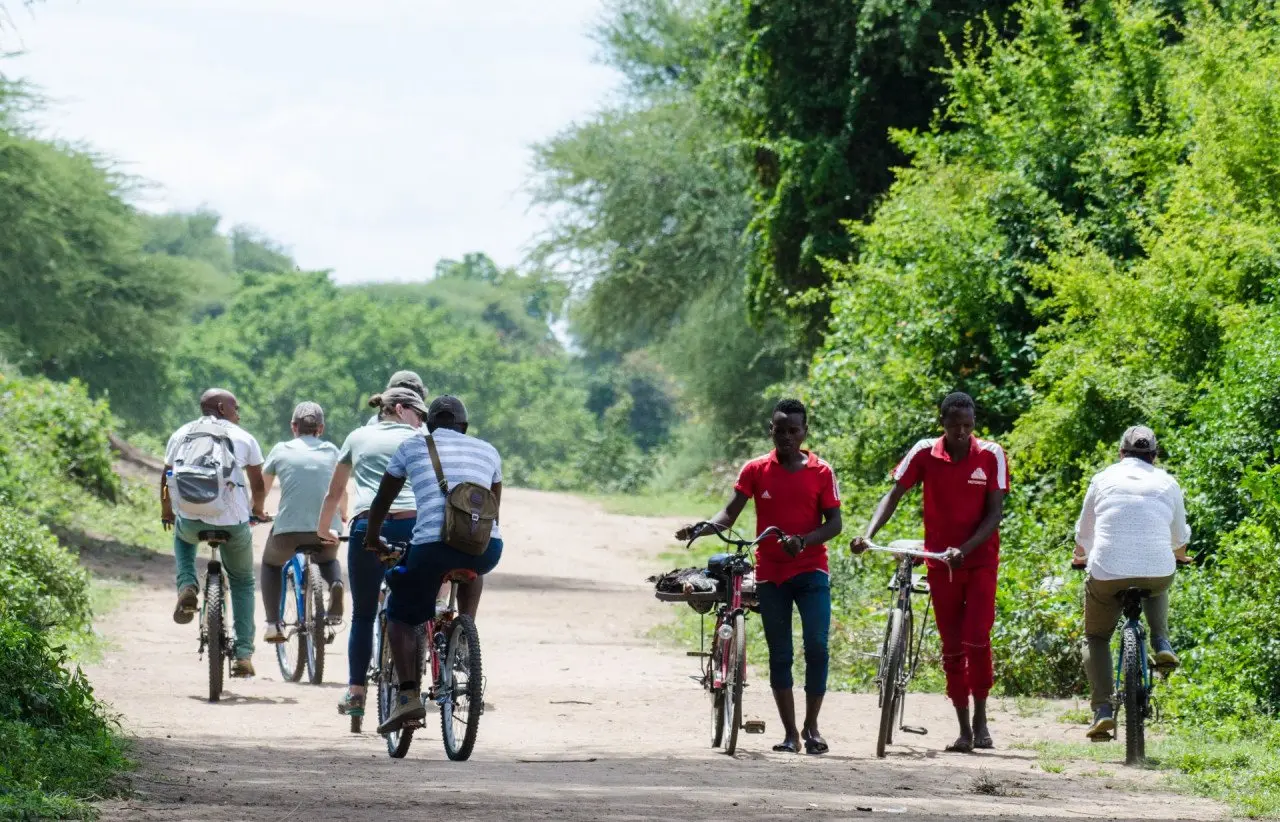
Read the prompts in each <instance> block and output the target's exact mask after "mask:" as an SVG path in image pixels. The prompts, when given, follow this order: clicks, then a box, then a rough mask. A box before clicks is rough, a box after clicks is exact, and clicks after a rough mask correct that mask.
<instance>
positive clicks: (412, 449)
mask: <svg viewBox="0 0 1280 822" xmlns="http://www.w3.org/2000/svg"><path fill="white" fill-rule="evenodd" d="M406 407H409V408H412V409H413V410H414V411H415V412H417V413H419V414H421V413H422V412H424V411H425V421H426V425H427V430H428V431H430V432H431V436H432V437H433V438H434V439H435V442H436V449H437V451H438V452H439V454H440V465H441V469H442V471H443V473H444V478H445V481H446V482H447V484H448V487H449V488H453V487H455V486H457V485H458V484H459V483H463V482H472V483H475V484H477V485H482V486H485V487H487V488H489V489H491V490H492V491H493V494H494V496H495V497H497V498H498V501H499V502H501V500H502V457H501V456H500V455H499V454H498V449H496V448H494V447H493V446H492V445H490V444H489V443H487V442H485V441H484V440H482V439H480V438H478V437H472V436H470V435H468V434H467V409H466V406H464V405H463V404H462V400H460V399H458V398H457V397H451V396H448V395H445V396H441V397H436V399H435V400H434V401H432V403H431V407H430V408H429V409H427V408H423V407H422V404H421V402H417V403H414V402H408V403H406ZM406 479H408V480H409V482H410V483H411V484H412V486H413V496H414V498H415V499H416V501H417V512H418V513H417V521H416V522H415V523H414V528H413V542H412V544H411V545H410V547H409V553H408V554H407V555H406V556H405V558H404V560H403V561H402V562H401V563H400V564H399V565H398V566H396V567H395V568H393V569H392V570H391V572H390V573H389V574H388V576H387V584H388V586H389V587H390V588H391V600H390V602H389V603H388V605H387V615H388V616H389V617H390V619H389V625H388V635H389V638H390V640H391V651H392V655H393V657H394V659H395V664H396V670H398V671H412V670H414V650H415V639H416V637H415V630H414V629H415V628H416V627H417V626H419V625H422V624H423V623H425V622H426V621H427V620H429V619H431V618H432V617H434V616H435V604H436V594H437V593H438V592H439V590H440V584H441V580H442V578H443V576H444V574H445V573H447V572H449V571H452V570H454V569H461V568H465V569H468V570H471V571H475V572H476V573H477V574H481V575H483V574H487V573H489V572H490V571H492V570H493V569H494V567H495V566H496V565H497V564H498V560H500V559H501V558H502V536H501V532H500V531H499V530H498V523H497V522H496V521H495V522H494V524H493V531H492V532H491V534H490V539H489V546H488V548H487V549H486V550H485V552H484V553H483V554H480V555H479V556H475V555H473V554H467V553H464V552H462V551H459V550H457V549H456V548H452V547H450V546H449V545H446V544H445V543H444V542H443V540H442V539H441V536H442V533H443V531H444V523H445V497H444V495H443V494H442V493H441V492H440V487H439V484H438V483H437V482H436V473H435V469H434V468H433V467H432V465H431V454H430V452H429V451H428V450H427V441H426V438H425V437H421V436H414V437H409V438H408V439H406V440H405V441H404V442H403V443H401V444H400V448H399V450H397V451H396V453H395V456H393V457H392V458H391V462H389V463H388V464H387V471H386V473H385V474H384V475H383V477H382V484H381V485H380V486H379V488H378V495H377V497H375V498H374V500H373V505H372V506H371V507H370V508H369V530H368V532H367V533H368V534H369V536H367V537H366V538H365V539H366V542H365V547H366V548H367V549H369V550H371V551H379V550H381V544H380V542H379V537H378V531H379V529H380V528H381V525H382V519H383V517H385V516H386V513H387V511H388V510H389V509H390V507H391V503H392V501H393V500H394V499H395V498H396V495H397V494H398V493H400V489H401V488H402V487H404V482H405V480H406ZM481 579H482V577H481V578H477V579H476V580H475V582H472V583H468V584H466V585H464V586H463V587H462V590H461V591H460V593H459V597H458V607H459V609H460V610H461V611H462V613H464V614H469V615H471V616H473V617H474V616H475V613H476V609H477V608H478V607H479V605H480V591H481V584H480V583H481ZM399 686H400V690H399V694H398V696H397V705H396V708H395V710H394V711H393V712H392V714H391V716H390V717H389V718H388V719H387V721H386V722H385V723H383V724H382V725H380V726H379V727H378V733H390V732H392V731H395V730H398V729H399V728H400V727H401V726H402V725H403V724H404V723H405V722H406V721H409V720H415V719H421V718H422V717H423V716H425V715H426V711H425V709H424V708H423V705H422V702H421V700H420V699H419V698H418V694H419V683H418V681H417V680H411V679H405V680H403V681H401V682H400V683H399Z"/></svg>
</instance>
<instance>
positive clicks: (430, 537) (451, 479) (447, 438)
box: [387, 428, 502, 545]
mask: <svg viewBox="0 0 1280 822" xmlns="http://www.w3.org/2000/svg"><path fill="white" fill-rule="evenodd" d="M432 436H433V437H435V440H436V450H437V451H439V452H440V467H441V468H443V469H444V478H445V480H446V481H447V482H448V484H449V488H450V489H452V488H455V487H457V486H458V484H459V483H463V482H474V483H475V484H476V485H483V486H484V487H485V488H492V487H493V486H494V485H495V484H496V483H499V482H502V457H500V456H499V455H498V449H496V448H494V447H493V446H492V445H490V444H489V443H487V442H485V441H484V440H482V439H480V438H478V437H472V436H469V435H467V434H459V433H458V432H457V431H452V430H450V429H448V428H437V429H436V430H435V433H433V434H432ZM387 473H388V474H390V475H391V476H393V477H401V478H403V477H408V478H409V482H410V484H411V485H412V486H413V496H414V498H415V499H416V500H417V503H418V505H417V508H418V519H417V521H416V522H415V523H414V526H413V543H414V544H415V545H421V544H423V543H427V542H439V541H440V535H441V533H442V532H443V531H444V496H443V495H442V494H441V493H440V487H439V486H438V485H436V472H435V469H434V468H432V467H431V454H430V453H429V452H428V451H427V441H426V438H425V437H410V438H409V439H407V440H405V441H404V442H402V443H401V444H400V448H399V449H398V450H397V451H396V453H395V456H393V457H392V458H391V462H389V463H388V464H387ZM501 537H502V535H501V534H500V533H499V532H498V524H497V523H496V522H495V523H494V524H493V534H492V538H493V539H501Z"/></svg>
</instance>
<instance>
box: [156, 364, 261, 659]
mask: <svg viewBox="0 0 1280 822" xmlns="http://www.w3.org/2000/svg"><path fill="white" fill-rule="evenodd" d="M200 414H201V416H200V419H198V420H193V421H192V422H189V423H187V424H186V425H184V426H182V427H181V428H179V429H178V430H177V431H175V432H173V436H171V437H170V438H169V444H168V446H167V447H166V448H165V460H164V462H165V466H164V476H163V477H162V478H161V480H160V507H161V514H160V518H161V521H162V522H164V524H165V527H166V528H169V527H172V528H173V553H174V558H175V560H176V563H177V570H178V573H177V576H178V604H177V607H176V608H175V609H174V612H173V621H174V622H177V623H179V624H186V623H188V622H190V621H191V620H192V618H193V617H194V616H195V613H196V610H197V608H198V607H199V597H200V589H199V588H198V587H197V585H196V544H197V543H198V542H199V534H200V532H201V531H211V530H220V531H226V532H227V533H229V534H230V535H231V538H230V539H229V540H228V541H227V542H226V543H225V544H224V545H223V546H222V550H221V561H222V567H223V569H224V570H225V571H226V572H227V579H228V581H229V582H230V583H231V611H232V615H233V617H234V622H235V634H236V642H235V661H234V662H233V663H232V666H231V675H232V676H253V662H252V657H253V614H254V579H253V536H252V534H251V533H250V531H249V524H250V522H251V521H253V520H257V521H262V522H266V521H269V519H270V518H269V517H268V516H267V515H266V514H265V513H264V512H263V505H264V504H265V502H266V496H267V494H266V485H265V483H264V482H263V478H262V462H263V460H262V448H261V447H260V446H259V445H258V441H257V440H256V439H254V438H253V436H252V435H251V434H250V433H249V432H248V431H245V430H244V429H243V428H241V427H240V426H239V425H237V424H236V423H238V422H239V421H240V405H239V403H238V402H236V398H235V395H233V394H232V393H231V392H230V391H226V390H224V389H221V388H210V389H209V390H208V391H206V392H204V394H202V395H201V397H200ZM208 432H213V436H212V437H210V436H209V433H208ZM219 437H222V438H223V439H219ZM196 438H200V439H201V446H209V445H213V446H215V450H216V451H217V455H216V456H215V457H214V459H213V460H212V461H211V464H213V463H216V464H217V465H218V467H219V471H218V472H217V473H218V474H219V475H221V478H220V480H219V482H220V483H221V488H220V490H219V492H218V493H217V495H216V497H215V498H214V499H212V500H211V501H209V502H206V503H194V502H191V501H190V500H189V497H191V496H192V495H191V494H190V493H188V492H187V491H186V489H184V488H183V487H182V485H181V483H182V475H183V473H184V455H185V454H187V453H189V452H190V451H191V450H193V449H194V447H195V446H193V442H194V441H195V439H196ZM210 439H211V440H213V442H212V443H208V442H205V441H207V440H210ZM223 442H225V443H226V445H227V452H225V456H224V452H223V451H221V446H222V443H223ZM224 471H225V473H224ZM246 484H247V485H248V489H246V487H245V486H246ZM250 491H251V492H252V501H250ZM197 512H198V513H197Z"/></svg>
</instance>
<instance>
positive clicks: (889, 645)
mask: <svg viewBox="0 0 1280 822" xmlns="http://www.w3.org/2000/svg"><path fill="white" fill-rule="evenodd" d="M906 628H907V622H906V618H905V616H904V614H903V612H902V610H901V609H900V608H894V609H893V610H892V611H890V612H889V638H888V639H887V640H886V641H885V644H884V648H883V649H882V650H881V656H880V732H879V733H878V734H877V735H876V756H877V757H879V758H881V759H884V749H885V746H886V745H888V744H890V742H892V741H893V724H894V722H895V720H897V718H898V700H899V699H900V697H901V695H900V693H899V686H898V678H899V676H900V674H901V672H902V666H903V664H905V661H906V660H905V657H906V652H907V643H906V634H905V631H906Z"/></svg>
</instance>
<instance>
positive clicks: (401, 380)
mask: <svg viewBox="0 0 1280 822" xmlns="http://www.w3.org/2000/svg"><path fill="white" fill-rule="evenodd" d="M387 388H408V389H409V390H410V391H413V392H414V393H416V394H417V395H418V396H419V397H422V398H423V399H424V400H425V399H426V398H427V387H426V386H425V385H423V384H422V377H419V376H418V374H417V372H415V371H397V372H396V373H394V374H392V375H391V379H389V380H387Z"/></svg>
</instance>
